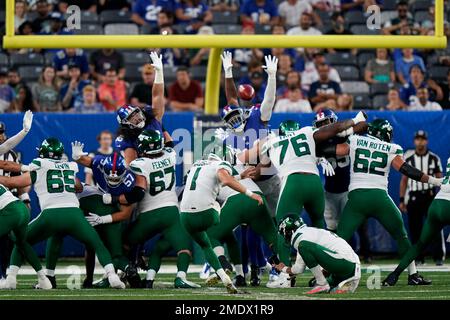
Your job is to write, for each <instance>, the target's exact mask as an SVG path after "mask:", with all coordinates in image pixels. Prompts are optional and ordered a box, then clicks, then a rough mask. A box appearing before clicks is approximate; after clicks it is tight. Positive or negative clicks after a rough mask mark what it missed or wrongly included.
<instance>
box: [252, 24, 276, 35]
mask: <svg viewBox="0 0 450 320" xmlns="http://www.w3.org/2000/svg"><path fill="white" fill-rule="evenodd" d="M271 33H272V27H271V26H269V25H260V24H257V25H255V34H271Z"/></svg>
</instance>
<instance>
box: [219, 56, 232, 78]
mask: <svg viewBox="0 0 450 320" xmlns="http://www.w3.org/2000/svg"><path fill="white" fill-rule="evenodd" d="M220 57H221V58H222V66H223V71H224V72H225V78H233V61H232V60H233V56H232V54H231V52H230V51H224V53H222V55H221V56H220Z"/></svg>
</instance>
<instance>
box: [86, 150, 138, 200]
mask: <svg viewBox="0 0 450 320" xmlns="http://www.w3.org/2000/svg"><path fill="white" fill-rule="evenodd" d="M107 157H108V156H105V155H96V156H95V157H94V159H92V175H93V177H94V180H95V182H96V183H97V185H98V186H99V187H100V188H101V189H102V190H103V191H105V192H107V193H110V194H112V195H113V196H119V195H121V194H123V193H128V192H130V191H131V189H133V187H134V185H135V183H136V177H135V176H134V174H133V173H132V172H131V171H128V170H127V172H126V173H125V176H124V178H123V179H122V182H121V183H120V184H118V185H117V186H115V187H111V186H109V185H108V183H107V182H106V179H105V175H104V174H103V170H102V166H103V161H105V159H106V158H107Z"/></svg>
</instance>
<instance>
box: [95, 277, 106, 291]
mask: <svg viewBox="0 0 450 320" xmlns="http://www.w3.org/2000/svg"><path fill="white" fill-rule="evenodd" d="M92 287H93V288H95V289H106V288H109V281H108V278H103V279H100V280H98V281H96V282H94V283H93V284H92Z"/></svg>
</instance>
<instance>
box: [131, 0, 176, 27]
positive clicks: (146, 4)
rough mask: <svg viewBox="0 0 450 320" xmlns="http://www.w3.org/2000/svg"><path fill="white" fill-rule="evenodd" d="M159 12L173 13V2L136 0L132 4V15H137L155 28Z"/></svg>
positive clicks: (171, 0) (165, 0)
mask: <svg viewBox="0 0 450 320" xmlns="http://www.w3.org/2000/svg"><path fill="white" fill-rule="evenodd" d="M161 10H166V11H175V3H174V1H173V0H155V1H152V0H137V1H135V2H134V4H133V9H132V11H133V13H135V14H137V15H139V16H140V17H141V18H142V19H144V20H145V21H146V22H147V23H148V24H150V25H152V26H156V24H157V22H158V13H160V12H161Z"/></svg>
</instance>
